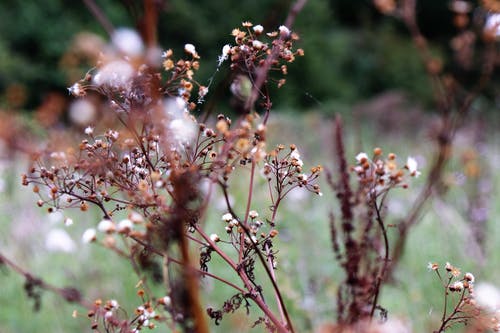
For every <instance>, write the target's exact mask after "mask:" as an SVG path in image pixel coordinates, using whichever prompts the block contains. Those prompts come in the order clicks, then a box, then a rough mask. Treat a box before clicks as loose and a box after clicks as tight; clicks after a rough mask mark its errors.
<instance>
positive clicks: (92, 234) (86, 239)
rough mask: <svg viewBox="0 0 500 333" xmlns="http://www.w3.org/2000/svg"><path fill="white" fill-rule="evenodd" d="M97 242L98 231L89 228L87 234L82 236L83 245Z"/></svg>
mask: <svg viewBox="0 0 500 333" xmlns="http://www.w3.org/2000/svg"><path fill="white" fill-rule="evenodd" d="M95 240H96V231H95V229H94V228H89V229H87V230H85V232H84V233H83V235H82V242H83V243H92V242H93V241H95Z"/></svg>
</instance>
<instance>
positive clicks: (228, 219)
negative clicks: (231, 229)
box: [222, 213, 233, 222]
mask: <svg viewBox="0 0 500 333" xmlns="http://www.w3.org/2000/svg"><path fill="white" fill-rule="evenodd" d="M232 220H233V215H231V213H226V214H224V215H222V221H225V222H231V221H232Z"/></svg>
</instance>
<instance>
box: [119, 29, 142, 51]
mask: <svg viewBox="0 0 500 333" xmlns="http://www.w3.org/2000/svg"><path fill="white" fill-rule="evenodd" d="M111 41H112V43H113V45H114V47H115V48H116V49H117V50H118V51H120V52H121V53H123V54H125V55H128V56H131V57H137V56H140V55H141V54H142V52H143V51H144V44H143V42H142V39H141V36H140V35H139V34H138V33H137V31H135V30H133V29H130V28H118V29H116V30H115V31H114V32H113V36H111Z"/></svg>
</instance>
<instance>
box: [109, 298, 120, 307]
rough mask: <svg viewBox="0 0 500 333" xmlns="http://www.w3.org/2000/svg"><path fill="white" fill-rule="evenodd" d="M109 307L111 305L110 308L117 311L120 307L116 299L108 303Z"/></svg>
mask: <svg viewBox="0 0 500 333" xmlns="http://www.w3.org/2000/svg"><path fill="white" fill-rule="evenodd" d="M109 305H111V308H113V309H118V308H119V307H120V305H119V304H118V302H117V301H116V299H112V300H111V301H109Z"/></svg>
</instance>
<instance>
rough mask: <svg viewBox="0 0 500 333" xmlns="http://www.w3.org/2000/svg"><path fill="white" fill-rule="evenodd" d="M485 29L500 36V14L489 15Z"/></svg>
mask: <svg viewBox="0 0 500 333" xmlns="http://www.w3.org/2000/svg"><path fill="white" fill-rule="evenodd" d="M484 30H485V31H486V32H488V33H493V35H494V36H495V37H500V14H497V13H495V14H490V15H488V17H487V19H486V24H485V25H484Z"/></svg>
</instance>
